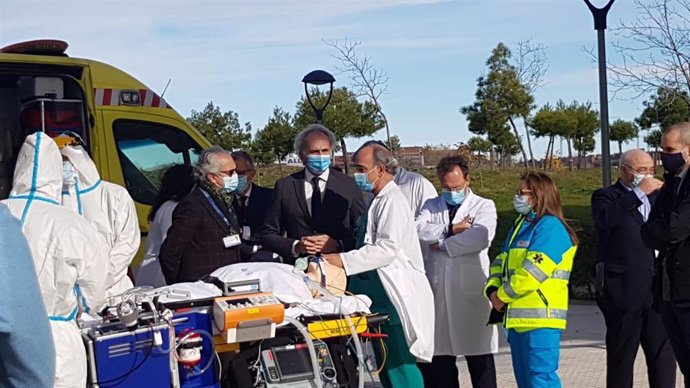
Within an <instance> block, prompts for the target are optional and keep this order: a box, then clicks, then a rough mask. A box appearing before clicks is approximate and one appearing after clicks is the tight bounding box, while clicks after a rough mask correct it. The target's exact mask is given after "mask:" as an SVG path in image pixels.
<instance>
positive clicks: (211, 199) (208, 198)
mask: <svg viewBox="0 0 690 388" xmlns="http://www.w3.org/2000/svg"><path fill="white" fill-rule="evenodd" d="M199 190H201V192H202V193H204V196H205V197H206V199H207V200H208V202H209V203H210V204H211V206H212V207H213V210H215V211H216V213H218V217H220V218H221V219H222V220H223V222H225V225H227V227H228V228H229V229H230V230H232V227H231V226H230V221H228V218H227V217H225V214H223V212H222V211H221V210H220V208H219V207H218V205H217V204H216V201H214V200H213V198H211V195H210V194H209V193H207V192H206V190H204V189H199Z"/></svg>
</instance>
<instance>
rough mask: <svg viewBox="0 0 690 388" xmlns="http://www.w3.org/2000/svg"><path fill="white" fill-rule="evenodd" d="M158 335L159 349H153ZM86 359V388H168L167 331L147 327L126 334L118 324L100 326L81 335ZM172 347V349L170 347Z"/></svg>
mask: <svg viewBox="0 0 690 388" xmlns="http://www.w3.org/2000/svg"><path fill="white" fill-rule="evenodd" d="M155 331H158V332H160V335H161V339H162V346H160V347H156V346H154V345H153V335H154V332H155ZM82 338H83V340H84V343H85V345H86V351H87V355H88V359H89V365H88V372H89V384H88V385H89V387H93V388H116V387H147V388H170V386H171V384H172V382H171V373H170V354H169V353H166V351H167V350H169V349H170V336H169V327H168V325H167V324H166V323H158V324H151V325H148V326H144V327H140V328H138V329H136V330H134V331H129V330H127V329H125V328H124V327H123V325H122V324H120V323H113V324H108V325H103V326H100V327H97V328H93V329H90V330H88V331H87V332H86V333H83V334H82ZM173 346H174V345H173Z"/></svg>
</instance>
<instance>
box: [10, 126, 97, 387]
mask: <svg viewBox="0 0 690 388" xmlns="http://www.w3.org/2000/svg"><path fill="white" fill-rule="evenodd" d="M61 191H62V157H61V156H60V150H58V147H57V145H56V144H55V142H54V141H53V140H52V139H51V138H50V137H48V136H46V135H45V134H44V133H42V132H38V133H35V134H32V135H29V136H28V137H27V138H26V140H25V141H24V144H23V145H22V148H21V150H20V151H19V157H18V159H17V167H16V169H15V172H14V183H13V187H12V191H11V192H10V196H9V198H8V199H6V200H4V201H3V203H5V204H6V205H7V207H9V209H10V212H11V213H12V215H14V216H15V217H17V218H19V219H20V220H21V223H22V232H24V236H26V240H27V241H28V242H29V248H30V249H31V255H32V256H33V259H34V264H35V267H36V274H37V275H38V283H39V285H40V287H41V296H42V297H43V304H44V305H45V308H46V311H47V312H48V315H49V319H50V325H51V329H52V332H53V341H54V342H55V355H56V363H55V387H56V388H58V387H59V388H62V387H64V388H75V387H84V386H86V351H85V350H84V343H83V342H82V339H81V335H80V333H79V328H78V327H77V323H76V320H77V314H78V311H79V306H78V303H79V302H78V301H77V294H78V293H80V294H81V300H80V302H82V306H83V308H84V309H85V310H86V312H88V311H89V309H91V310H96V309H98V308H99V307H100V306H101V305H102V304H103V300H104V298H105V287H104V285H105V278H106V271H104V270H103V269H104V268H106V267H107V265H108V254H107V250H106V248H105V247H106V244H105V241H104V240H103V238H102V237H101V236H100V235H99V234H98V232H97V231H96V230H95V229H94V227H93V226H92V225H91V223H89V221H87V220H86V219H84V218H83V217H81V216H79V215H78V214H77V213H75V212H73V211H71V210H69V209H66V208H64V207H62V206H60V192H61ZM5 297H12V296H11V295H6V296H5Z"/></svg>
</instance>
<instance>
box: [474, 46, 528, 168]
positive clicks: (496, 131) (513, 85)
mask: <svg viewBox="0 0 690 388" xmlns="http://www.w3.org/2000/svg"><path fill="white" fill-rule="evenodd" d="M510 58H511V53H510V49H509V48H508V47H507V46H506V45H504V44H503V43H499V44H498V45H497V46H496V48H494V49H493V51H492V52H491V56H490V57H489V59H488V60H487V61H486V66H487V67H488V69H489V71H488V73H487V74H486V75H485V76H481V77H479V78H478V79H477V91H476V93H475V102H474V103H473V104H472V105H470V106H465V107H462V108H461V109H460V111H461V112H462V113H463V114H465V116H466V117H467V120H468V121H469V122H470V124H469V130H470V131H471V132H473V133H476V134H479V135H482V134H486V135H488V139H489V141H491V143H492V144H494V147H495V148H496V149H497V150H498V151H499V152H501V153H502V155H503V156H504V158H505V156H506V155H511V156H512V155H514V153H513V151H514V150H515V147H517V150H518V152H521V153H522V158H523V161H524V165H525V168H527V167H528V166H529V165H528V163H529V159H528V158H527V153H526V152H525V148H524V147H523V145H522V141H521V137H520V135H519V133H518V129H517V126H516V124H515V121H516V119H517V118H519V117H522V118H525V117H527V116H529V113H530V111H531V110H532V109H533V107H534V98H533V97H532V96H531V95H530V93H529V92H528V89H527V87H526V86H525V85H524V84H523V83H522V82H520V78H519V75H518V71H517V69H516V68H515V66H513V65H511V64H510ZM511 129H512V131H513V133H512V134H511V135H512V136H508V134H510V130H511ZM506 132H507V134H506ZM527 136H529V133H527Z"/></svg>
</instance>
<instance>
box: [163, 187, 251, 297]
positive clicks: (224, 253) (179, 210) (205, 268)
mask: <svg viewBox="0 0 690 388" xmlns="http://www.w3.org/2000/svg"><path fill="white" fill-rule="evenodd" d="M211 195H212V196H213V198H214V201H215V202H216V204H217V205H218V207H219V208H220V209H221V211H223V213H224V214H225V216H226V218H228V220H234V219H235V218H234V217H233V216H232V214H230V211H232V210H230V209H228V207H227V206H226V205H225V202H224V201H222V200H220V199H219V198H217V197H216V196H215V195H214V194H213V193H211ZM172 218H173V220H172V226H170V229H168V235H167V237H166V238H165V241H164V242H163V245H162V246H161V249H160V253H159V255H158V257H159V260H160V263H161V269H162V270H163V275H164V276H165V280H166V282H167V283H168V284H173V283H180V282H194V281H197V280H199V279H200V278H202V277H203V276H205V275H208V274H209V273H211V272H213V271H215V270H216V269H218V268H220V267H223V266H226V265H229V264H234V263H238V262H239V261H240V250H239V246H236V247H232V248H225V245H224V244H223V238H224V237H226V236H229V235H231V234H236V233H238V229H239V228H238V225H234V226H233V227H232V228H229V227H228V226H227V224H226V223H225V222H224V221H223V220H222V219H221V218H220V216H219V215H218V214H217V212H216V211H215V210H214V208H213V207H212V205H211V204H210V203H209V201H208V199H207V198H206V196H204V194H203V193H202V192H201V189H200V188H199V187H196V188H194V190H192V192H191V193H189V195H187V196H186V197H185V198H184V199H183V200H182V201H180V203H179V204H178V205H177V207H176V208H175V210H174V211H173V215H172ZM231 222H232V221H231Z"/></svg>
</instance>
